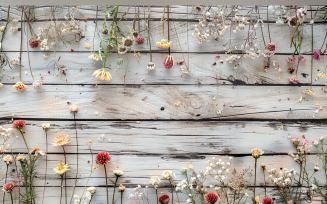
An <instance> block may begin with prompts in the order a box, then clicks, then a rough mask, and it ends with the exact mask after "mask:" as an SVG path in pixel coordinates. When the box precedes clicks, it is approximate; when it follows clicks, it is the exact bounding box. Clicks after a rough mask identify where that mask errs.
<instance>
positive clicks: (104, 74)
mask: <svg viewBox="0 0 327 204" xmlns="http://www.w3.org/2000/svg"><path fill="white" fill-rule="evenodd" d="M92 76H96V77H98V78H99V79H101V80H106V81H109V80H110V79H112V77H111V74H110V73H109V72H108V71H107V70H106V69H105V68H102V69H98V70H95V71H94V72H93V75H92Z"/></svg>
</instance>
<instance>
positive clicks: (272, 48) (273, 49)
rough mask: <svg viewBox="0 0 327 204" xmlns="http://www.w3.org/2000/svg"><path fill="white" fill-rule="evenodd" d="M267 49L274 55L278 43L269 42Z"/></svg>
mask: <svg viewBox="0 0 327 204" xmlns="http://www.w3.org/2000/svg"><path fill="white" fill-rule="evenodd" d="M266 49H267V50H268V51H269V52H270V54H272V55H273V54H274V53H275V52H276V51H277V48H276V43H267V46H266Z"/></svg>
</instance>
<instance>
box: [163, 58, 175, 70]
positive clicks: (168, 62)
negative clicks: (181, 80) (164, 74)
mask: <svg viewBox="0 0 327 204" xmlns="http://www.w3.org/2000/svg"><path fill="white" fill-rule="evenodd" d="M164 66H165V68H167V69H170V68H172V67H173V66H174V58H173V56H171V55H167V56H166V57H165V59H164Z"/></svg>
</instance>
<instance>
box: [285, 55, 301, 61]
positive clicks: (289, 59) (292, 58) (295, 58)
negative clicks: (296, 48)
mask: <svg viewBox="0 0 327 204" xmlns="http://www.w3.org/2000/svg"><path fill="white" fill-rule="evenodd" d="M297 60H298V59H297V57H293V56H288V57H287V58H286V61H287V62H288V63H297Z"/></svg>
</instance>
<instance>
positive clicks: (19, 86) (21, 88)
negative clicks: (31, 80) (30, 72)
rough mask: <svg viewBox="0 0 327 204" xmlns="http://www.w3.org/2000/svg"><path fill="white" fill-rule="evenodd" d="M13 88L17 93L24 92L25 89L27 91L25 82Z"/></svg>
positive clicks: (18, 83)
mask: <svg viewBox="0 0 327 204" xmlns="http://www.w3.org/2000/svg"><path fill="white" fill-rule="evenodd" d="M13 87H14V88H15V89H16V90H17V91H22V90H24V89H26V86H25V84H23V82H20V81H19V82H17V83H16V84H15V85H13Z"/></svg>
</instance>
